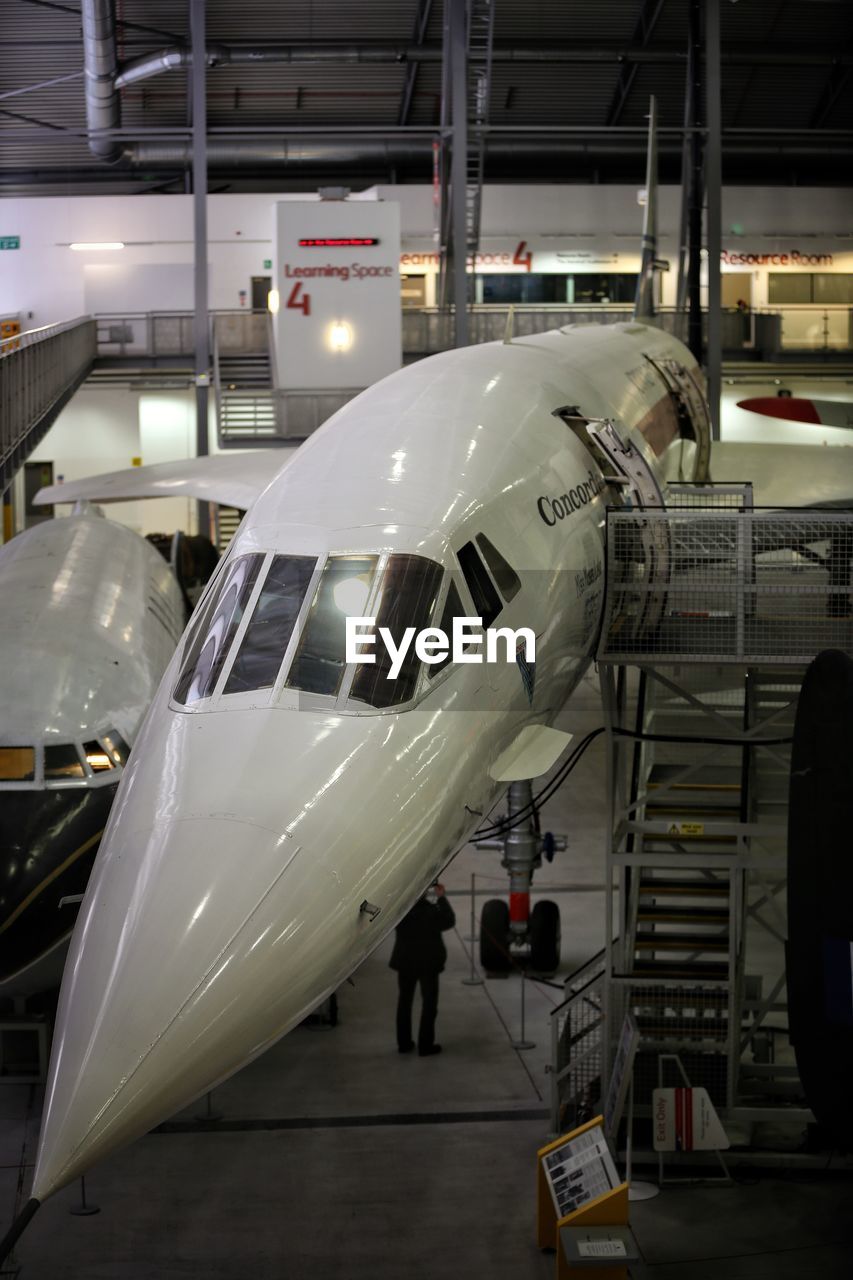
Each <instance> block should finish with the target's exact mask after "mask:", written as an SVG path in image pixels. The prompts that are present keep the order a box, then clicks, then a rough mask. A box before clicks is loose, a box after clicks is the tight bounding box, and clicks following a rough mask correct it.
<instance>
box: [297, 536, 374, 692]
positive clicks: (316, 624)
mask: <svg viewBox="0 0 853 1280" xmlns="http://www.w3.org/2000/svg"><path fill="white" fill-rule="evenodd" d="M377 562H378V556H330V557H329V559H328V560H327V561H326V565H325V568H324V569H323V574H322V577H321V579H320V586H319V587H318V589H317V594H316V595H315V597H314V601H313V603H312V605H311V610H310V612H309V614H308V617H307V619H306V622H305V627H304V630H303V632H302V636H301V638H300V641H299V647H298V649H297V650H296V654H295V655H294V658H293V663H292V664H291V668H290V674H289V675H288V677H287V685H288V686H289V688H291V689H301V690H303V692H305V693H325V694H335V693H337V691H338V689H339V688H340V683H341V680H342V678H343V674H344V667H345V665H346V620H347V618H348V617H363V616H364V611H365V607H366V605H367V601H368V597H369V595H370V588H371V585H372V583H373V575H374V573H375V571H376V565H377Z"/></svg>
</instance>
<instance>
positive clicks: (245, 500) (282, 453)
mask: <svg viewBox="0 0 853 1280" xmlns="http://www.w3.org/2000/svg"><path fill="white" fill-rule="evenodd" d="M298 447H299V446H298V444H297V443H295V442H294V444H292V445H283V446H279V447H278V448H276V449H252V450H248V451H246V452H245V453H214V454H211V455H210V456H208V457H204V458H181V459H179V460H178V461H176V462H155V463H152V464H151V465H150V466H147V467H128V468H127V469H126V470H124V471H107V472H105V473H104V474H103V475H98V476H89V477H87V478H86V479H85V480H70V481H67V482H66V483H65V484H52V485H48V486H47V488H45V489H40V490H39V492H38V493H37V494H36V497H35V501H36V503H37V504H38V505H39V506H45V505H47V504H50V503H54V502H79V501H89V502H127V501H133V500H134V499H136V498H200V499H201V500H202V501H208V502H219V503H222V504H223V505H224V506H228V507H239V508H240V509H241V510H243V511H245V510H247V509H248V508H249V507H250V506H251V505H252V503H253V502H254V501H255V498H257V496H258V494H259V493H261V492H262V490H264V489H265V488H266V487H267V485H268V484H269V482H270V481H271V480H272V478H273V477H274V476H275V475H277V473H278V472H279V471H280V470H281V469H282V467H283V466H285V465H286V464H287V463H288V462H289V461H290V459H291V458H292V457H293V455H294V453H295V452H296V450H297V448H298Z"/></svg>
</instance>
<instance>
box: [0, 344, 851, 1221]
mask: <svg viewBox="0 0 853 1280" xmlns="http://www.w3.org/2000/svg"><path fill="white" fill-rule="evenodd" d="M697 378H698V374H697V371H696V367H695V362H694V361H693V358H692V356H691V355H690V354H689V352H688V351H687V350H686V348H684V347H683V346H682V345H681V344H680V343H678V342H677V341H676V340H675V339H673V338H671V337H669V336H667V335H666V334H664V333H662V332H660V331H659V330H657V329H655V328H652V327H650V326H646V325H642V324H628V325H615V326H590V327H583V328H580V327H579V328H575V327H570V328H568V329H565V330H561V331H557V332H553V333H547V334H543V335H540V336H537V337H529V338H523V339H518V340H514V341H511V342H506V341H505V342H503V343H491V344H487V345H483V346H478V347H472V348H468V349H465V350H460V351H452V352H448V353H446V354H443V355H438V356H434V357H432V358H431V359H427V360H424V361H421V362H420V363H418V364H416V365H413V366H411V367H409V368H406V369H403V370H401V371H400V372H398V373H395V374H393V375H392V376H390V377H388V378H386V379H384V380H383V381H382V382H380V383H378V384H376V385H375V386H373V387H371V388H370V389H369V390H367V391H365V392H364V393H362V394H361V395H360V396H358V397H356V398H355V399H354V400H353V401H351V402H350V403H349V404H348V405H347V406H345V407H344V408H343V409H342V410H341V411H340V412H338V413H337V414H336V415H335V416H334V417H333V418H332V419H330V421H329V422H328V423H326V425H325V426H324V427H322V428H321V429H320V430H319V431H318V432H317V433H316V434H315V435H313V436H312V437H310V439H309V440H308V442H307V443H306V444H305V445H303V446H302V448H301V449H300V450H299V451H298V452H297V453H296V454H295V456H294V457H293V458H292V460H291V461H290V462H289V463H288V465H287V466H286V467H285V468H284V469H283V470H282V471H281V472H280V473H279V474H278V475H277V476H274V477H273V478H272V479H271V480H270V482H269V483H268V484H267V485H266V487H265V488H264V489H263V492H261V493H260V494H259V496H258V497H257V499H256V501H255V502H254V504H253V505H252V506H251V508H250V509H249V511H248V514H247V517H246V519H245V521H244V523H243V525H242V526H241V529H240V530H239V532H238V534H237V536H236V538H235V540H234V543H233V544H232V547H231V549H230V552H229V554H228V556H227V557H226V559H225V560H224V562H223V564H222V565H221V567H220V570H219V571H218V573H217V575H216V576H215V578H214V579H213V581H212V583H211V585H210V587H209V588H208V591H207V593H206V596H205V597H204V598H203V599H202V601H201V602H200V604H199V606H198V608H197V609H196V611H195V614H194V616H193V619H192V621H191V624H190V626H189V628H188V631H187V633H186V635H185V637H184V640H183V642H182V643H181V645H180V646H179V649H178V651H177V653H176V655H175V658H174V660H173V661H172V663H171V664H170V666H169V668H168V670H167V672H166V674H165V676H164V679H163V682H162V684H161V686H160V689H159V691H158V693H157V695H156V697H155V699H154V702H153V704H152V706H151V709H150V711H149V713H148V716H147V718H146V720H145V724H144V726H143V729H142V732H141V733H140V735H139V738H138V740H137V743H136V744H135V746H134V751H133V754H132V756H131V759H130V763H129V766H128V767H127V768H126V770H125V774H124V777H123V779H122V782H121V784H120V787H119V791H118V795H117V799H116V803H115V805H114V807H113V811H112V814H111V817H110V821H109V826H108V828H107V831H106V833H105V835H104V837H103V839H102V842H101V848H100V851H99V854H98V857H97V860H96V864H95V868H94V871H93V874H92V877H91V879H90V882H89V887H88V889H87V892H86V897H85V900H84V902H83V904H82V907H81V910H80V915H79V918H78V922H77V926H76V928H75V934H74V938H73V940H72V945H71V951H70V955H69V962H68V964H67V966H66V972H65V976H64V980H63V988H62V995H61V1000H60V1008H59V1013H58V1018H57V1024H56V1034H55V1038H54V1046H53V1055H52V1061H51V1068H50V1079H49V1085H48V1090H47V1097H46V1102H45V1110H44V1118H43V1123H42V1131H41V1141H40V1146H39V1152H38V1157H37V1164H36V1170H35V1176H34V1181H33V1187H32V1197H33V1199H32V1201H31V1202H30V1205H29V1207H28V1209H27V1210H26V1211H25V1213H24V1215H22V1217H21V1219H20V1220H19V1222H18V1224H17V1225H16V1228H15V1231H16V1232H17V1231H18V1230H20V1229H21V1228H22V1226H23V1225H24V1223H25V1221H26V1220H27V1219H28V1217H29V1216H31V1214H32V1212H34V1210H35V1208H36V1207H37V1203H38V1202H39V1201H41V1200H43V1199H44V1198H45V1197H46V1196H49V1195H51V1194H52V1193H53V1192H54V1191H56V1190H57V1189H58V1188H60V1187H62V1186H63V1185H65V1184H66V1183H68V1182H69V1181H71V1180H72V1179H73V1178H75V1177H77V1176H79V1175H80V1174H81V1173H83V1172H84V1171H85V1170H86V1169H87V1168H89V1166H90V1165H91V1164H92V1163H93V1162H95V1161H96V1160H98V1159H100V1158H101V1157H103V1156H105V1155H107V1154H108V1153H109V1152H111V1151H113V1150H114V1149H115V1148H117V1147H119V1146H121V1145H122V1144H124V1143H127V1142H129V1141H131V1140H132V1139H134V1138H136V1137H138V1136H139V1135H141V1134H143V1133H144V1132H146V1131H147V1130H148V1129H150V1128H151V1127H152V1126H153V1125H156V1124H157V1123H159V1122H160V1121H162V1120H163V1119H165V1118H166V1117H167V1116H169V1115H171V1114H173V1113H174V1112H175V1111H176V1110H178V1109H179V1108H180V1107H182V1106H184V1105H185V1104H187V1103H188V1102H189V1101H190V1100H191V1099H193V1098H194V1097H196V1096H198V1095H199V1094H201V1093H203V1092H204V1091H206V1090H208V1089H210V1088H211V1087H213V1086H214V1085H216V1084H217V1083H218V1082H219V1081H221V1080H223V1079H225V1078H226V1077H227V1076H228V1075H230V1074H231V1073H232V1072H234V1071H236V1070H237V1069H238V1068H240V1067H241V1066H243V1065H245V1064H246V1063H247V1062H249V1061H251V1060H252V1059H253V1058H254V1057H256V1056H257V1055H258V1054H260V1053H262V1052H263V1051H264V1049H265V1048H266V1047H267V1046H269V1045H270V1044H272V1043H273V1042H274V1041H275V1040H276V1039H278V1038H279V1037H280V1036H282V1035H283V1034H284V1033H285V1032H286V1031H288V1030H289V1029H290V1028H291V1027H293V1026H294V1025H295V1024H296V1023H297V1022H299V1021H300V1020H301V1019H302V1018H303V1017H304V1016H305V1015H306V1014H307V1013H308V1012H309V1011H310V1010H311V1009H312V1008H313V1007H314V1006H316V1005H317V1004H318V1002H319V1001H320V1000H322V999H323V998H324V997H325V996H326V995H327V993H329V992H330V991H333V990H334V989H335V988H336V987H337V986H338V985H339V983H341V982H342V981H343V980H344V978H345V977H346V976H347V975H348V974H349V973H351V972H352V971H353V969H355V968H356V966H357V965H358V964H359V963H360V962H361V961H362V960H363V959H364V957H365V956H366V955H367V954H368V953H369V952H370V951H371V950H372V949H373V948H374V947H375V946H376V945H377V944H378V943H379V942H380V941H381V939H382V938H383V937H384V936H385V935H386V934H387V933H388V932H389V930H391V929H392V928H393V927H394V925H395V924H396V923H397V921H398V920H399V919H400V918H401V916H402V915H403V914H404V913H405V911H406V910H407V909H408V908H409V907H410V906H411V904H412V902H413V901H414V900H415V899H416V898H417V897H418V895H419V894H421V893H422V892H423V890H424V888H425V887H426V886H427V885H428V884H429V882H430V881H431V880H432V879H433V878H434V877H435V876H436V874H437V873H438V872H439V871H440V869H441V868H442V867H443V866H444V865H445V863H446V862H447V861H448V860H449V858H450V857H451V856H452V855H453V854H454V853H455V851H456V850H457V849H459V848H460V847H461V846H462V845H463V844H464V843H465V842H466V841H467V840H468V839H469V837H470V836H471V834H472V832H473V830H474V829H475V827H476V826H477V824H478V822H479V820H480V819H479V817H478V814H479V813H481V812H483V813H485V812H488V811H489V810H490V809H491V808H492V807H493V805H494V804H495V803H496V801H497V800H498V798H499V796H500V795H501V793H502V791H503V790H504V789H505V787H506V782H507V779H509V778H512V777H515V776H524V774H525V771H527V772H539V771H541V770H543V769H545V768H547V767H548V764H549V763H550V762H552V761H553V759H554V757H555V753H556V752H558V751H559V748H560V745H561V739H560V737H559V735H557V736H556V738H555V739H551V740H550V742H549V741H548V734H547V730H548V729H549V728H550V726H551V725H552V723H553V721H554V719H555V717H556V716H557V714H558V713H559V712H560V710H561V709H562V707H563V706H564V704H565V702H566V700H567V699H568V698H569V697H570V695H571V692H572V690H573V689H574V688H575V686H576V685H577V683H578V681H579V680H580V678H581V676H582V674H583V672H584V671H585V670H586V668H587V666H588V664H589V662H590V657H591V654H592V652H593V647H594V644H595V640H596V634H597V630H598V625H599V621H600V615H601V605H602V599H603V579H602V567H603V558H604V534H605V521H604V512H605V506H606V504H607V503H608V502H613V501H618V500H619V498H620V494H621V493H622V492H623V490H624V489H626V488H630V487H631V485H628V484H626V485H622V486H617V487H613V486H610V485H608V484H607V483H606V482H605V473H606V474H608V475H610V474H614V473H615V466H614V465H612V464H611V463H610V461H609V460H606V459H605V456H604V452H603V450H604V448H605V447H609V448H610V449H611V451H612V453H613V456H614V458H616V460H617V462H618V461H619V459H618V458H617V454H618V452H619V448H620V446H619V445H618V444H616V443H614V441H613V440H612V439H608V433H607V431H606V430H603V431H602V432H601V433H600V434H599V441H600V443H599V444H596V443H595V441H593V440H592V439H591V438H590V436H589V435H588V433H587V431H586V423H587V421H588V420H589V421H591V422H594V421H595V420H598V419H610V420H612V421H613V422H615V423H617V424H619V425H618V433H619V436H620V437H621V439H622V441H623V442H624V448H625V449H626V450H627V451H628V452H627V453H626V454H623V456H622V465H623V466H624V467H625V470H626V471H627V472H628V473H633V475H634V477H635V479H634V484H635V485H636V488H635V491H634V496H635V498H637V497H639V498H642V496H643V495H642V490H643V489H644V488H645V490H646V500H648V501H651V502H654V501H655V496H654V493H653V492H651V488H653V487H654V477H655V473H656V472H657V470H658V466H659V463H658V460H659V459H663V458H665V456H666V455H668V454H669V455H671V454H672V451H673V449H674V450H675V451H676V452H677V451H678V450H679V448H680V446H679V443H678V436H679V428H681V429H682V430H686V431H691V430H692V431H694V432H695V433H696V434H698V435H701V434H702V431H703V429H704V416H705V413H706V410H705V407H704V402H703V401H702V398H701V396H699V395H698V394H696V382H695V381H694V380H696V379H697ZM668 384H673V385H676V386H681V387H683V388H684V389H685V390H684V393H683V397H682V398H681V399H680V400H679V399H678V398H677V397H676V396H675V395H674V394H673V393H671V391H670V389H669V385H668ZM691 386H692V387H693V392H690V387H691ZM677 409H680V411H681V414H682V416H681V418H680V419H679V416H678V413H677V412H676V410H677ZM689 415H694V416H693V419H692V421H691V418H690V416H689ZM786 452H787V455H788V463H787V465H788V467H789V468H790V458H791V456H796V458H798V459H799V460H801V462H802V463H803V464H808V465H809V466H811V465H814V464H815V462H816V461H817V462H819V463H820V462H822V459H826V461H827V462H828V463H829V464H830V466H833V467H834V476H833V477H830V476H829V475H828V474H827V475H823V476H817V477H816V479H817V482H818V483H817V486H816V488H813V487H812V486H810V484H809V483H808V481H807V472H806V470H805V467H804V466H800V468H799V470H798V471H797V472H796V473H793V474H795V475H796V479H795V481H794V484H793V487H792V486H790V485H789V490H791V489H792V492H793V494H794V495H797V496H799V498H800V500H801V501H805V502H808V501H809V500H810V499H811V498H812V497H813V496H818V497H831V496H835V497H839V496H842V492H843V491H846V493H847V494H848V495H849V494H851V493H853V476H851V475H850V468H849V467H842V468H839V465H838V458H837V456H836V457H835V458H834V459H833V458H827V455H828V454H832V451H831V450H825V449H824V450H821V449H808V448H803V449H796V450H791V449H789V450H787V451H785V450H780V449H778V448H775V447H768V449H767V451H766V455H765V458H764V459H763V460H762V459H760V458H759V466H760V465H761V463H762V461H763V462H766V463H767V464H768V465H769V463H770V460H771V459H772V460H773V461H774V465H775V467H776V470H777V472H778V471H779V470H780V469H781V465H782V455H783V454H784V453H786ZM727 453H728V454H729V457H727V458H726V461H725V466H724V471H723V473H722V474H721V478H723V479H726V480H729V479H732V478H733V477H734V476H735V474H736V473H735V472H734V471H733V470H732V467H733V466H734V464H733V463H732V462H731V457H732V456H734V455H732V454H731V450H728V451H727ZM747 453H748V454H749V455H750V457H751V459H752V461H753V464H754V463H755V459H756V456H757V455H756V447H755V446H752V447H750V449H749V450H747ZM204 462H205V460H204V459H202V460H200V462H199V464H198V471H199V474H202V473H203V471H204ZM143 470H144V469H143ZM754 474H756V473H754ZM788 474H789V476H790V475H791V474H792V472H791V471H790V469H789V472H788ZM741 478H743V477H742V474H741ZM831 479H834V492H830V490H831V489H832V484H831V483H830V481H831ZM142 483H144V477H143V476H142V475H140V474H139V473H131V475H130V479H129V480H128V481H127V487H126V488H124V489H123V490H122V492H121V494H120V495H119V494H118V492H117V493H116V496H122V497H125V496H127V497H133V496H135V494H136V492H137V491H138V490H135V489H134V485H137V486H138V485H139V484H142ZM96 484H97V481H96V482H94V484H93V485H92V486H91V490H92V491H94V488H95V486H96ZM116 484H117V486H118V487H121V482H120V481H117V482H116ZM650 486H651V488H650ZM85 488H86V486H85V484H80V485H69V486H65V489H64V491H62V492H59V493H57V492H56V491H55V490H53V491H48V492H47V493H46V494H45V498H46V500H48V501H57V500H59V499H61V498H63V497H75V496H78V495H79V493H82V492H83V490H84V489H85ZM207 496H209V497H214V496H215V493H214V491H213V490H212V489H211V488H210V487H208V489H207ZM759 501H761V498H760V497H759ZM578 582H583V583H584V584H585V585H584V589H583V591H582V592H579V591H578V588H577V583H578ZM347 613H351V614H359V615H361V614H365V613H367V614H374V613H375V615H376V616H377V617H378V619H379V620H380V621H381V620H382V619H385V620H386V621H387V624H388V625H389V626H391V628H392V629H393V630H395V633H396V631H397V630H398V629H402V628H403V627H404V626H405V625H416V626H425V625H426V624H427V623H428V622H430V621H434V620H436V619H441V620H446V619H449V618H450V617H451V616H453V615H459V614H460V613H462V614H465V615H480V616H483V615H485V617H486V618H487V619H488V620H489V621H490V622H494V623H497V624H499V625H507V626H512V627H518V626H530V627H532V628H533V630H534V632H535V635H536V639H537V653H536V665H535V678H534V679H533V680H532V681H531V679H530V673H529V672H527V673H526V674H525V672H524V671H523V670H522V669H521V668H520V667H519V666H516V665H515V664H511V665H510V664H502V665H495V666H491V667H487V666H483V665H463V664H453V663H447V664H446V665H444V666H443V667H441V668H440V669H437V668H436V667H435V666H431V667H429V668H427V667H426V666H424V665H423V664H421V663H410V664H409V665H408V666H407V667H405V668H404V670H403V672H402V674H401V676H400V677H399V678H398V680H396V681H388V680H386V679H385V678H384V675H383V673H382V672H381V670H380V669H379V668H377V667H359V668H356V667H354V666H346V665H345V663H344V660H343V659H344V647H343V646H344V621H345V616H346V614H347ZM445 629H447V627H445ZM534 757H535V758H536V767H535V769H534V768H533V767H532V766H531V765H530V764H529V761H530V760H531V759H533V758H534Z"/></svg>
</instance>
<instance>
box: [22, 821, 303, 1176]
mask: <svg viewBox="0 0 853 1280" xmlns="http://www.w3.org/2000/svg"><path fill="white" fill-rule="evenodd" d="M223 824H224V828H225V830H224V831H223ZM299 854H300V846H299V844H298V842H297V840H296V839H295V838H293V837H289V836H286V835H276V834H275V833H274V832H271V831H267V830H265V829H263V828H261V827H258V826H255V825H253V824H250V823H247V822H240V821H228V820H225V819H221V818H218V819H206V818H197V819H187V820H183V821H180V820H179V821H166V822H161V823H157V824H155V825H154V826H152V827H149V828H148V829H147V830H137V831H135V832H133V833H132V834H130V835H129V836H127V837H126V838H125V839H123V840H122V841H120V842H117V841H114V842H112V844H111V847H110V848H109V850H108V856H107V857H105V858H103V859H101V860H99V863H98V865H97V866H96V869H95V873H94V875H93V877H92V881H91V883H90V888H89V892H88V893H87V896H86V900H85V902H84V904H83V908H82V911H81V917H80V920H79V921H78V928H77V931H76V933H75V936H74V940H73V942H72V950H71V953H70V955H69V960H68V964H67V966H66V973H65V979H64V982H63V991H62V999H61V1002H60V1008H59V1013H58V1017H57V1029H56V1038H55V1041H54V1052H53V1058H52V1063H51V1073H50V1079H49V1082H48V1091H47V1097H46V1101H45V1115H44V1118H43V1123H42V1139H41V1145H40V1148H39V1154H38V1160H37V1166H36V1174H35V1181H34V1185H33V1195H34V1196H35V1197H36V1198H38V1199H42V1198H44V1197H45V1196H46V1195H49V1194H51V1192H53V1191H55V1190H56V1189H57V1188H58V1187H60V1186H63V1185H64V1184H65V1183H67V1182H69V1181H70V1180H71V1179H73V1178H74V1177H75V1176H77V1174H78V1173H79V1172H81V1171H82V1170H83V1169H85V1168H87V1167H88V1166H89V1165H90V1164H91V1163H92V1162H93V1161H94V1160H96V1159H99V1158H101V1157H102V1156H104V1155H106V1154H107V1153H109V1152H110V1151H112V1150H113V1149H115V1148H116V1147H118V1146H119V1145H123V1144H124V1143H125V1142H128V1141H130V1140H132V1139H133V1138H134V1137H136V1136H138V1135H140V1134H142V1133H145V1132H146V1131H147V1130H148V1129H149V1128H151V1127H152V1126H153V1125H155V1124H157V1123H159V1122H160V1121H161V1120H163V1119H164V1118H165V1117H166V1116H168V1115H170V1114H172V1113H173V1112H174V1111H175V1110H177V1109H178V1108H179V1107H181V1106H182V1105H184V1104H185V1103H187V1102H188V1101H190V1100H191V1099H192V1098H193V1097H195V1096H196V1095H197V1094H199V1093H201V1092H203V1091H204V1090H206V1089H207V1088H209V1087H210V1086H211V1084H212V1083H213V1082H215V1081H216V1080H218V1079H221V1078H223V1077H224V1076H226V1075H228V1074H229V1073H230V1072H231V1071H232V1070H233V1069H234V1068H235V1066H236V1065H239V1063H240V1062H241V1061H244V1060H246V1059H247V1058H249V1057H251V1056H252V1055H253V1054H254V1053H258V1052H260V1050H261V1049H263V1048H264V1047H265V1045H266V1044H267V1043H269V1042H270V1041H271V1040H272V1039H274V1038H275V1037H276V1036H277V1035H279V1034H281V1033H282V1031H283V1030H285V1029H286V1028H287V1026H288V1025H291V1024H292V1022H293V1021H295V1020H296V1018H297V1017H298V1016H300V1014H301V1012H302V1011H303V1009H304V1006H305V1004H306V1002H308V1001H309V1000H310V999H311V991H309V990H308V988H307V986H305V985H303V984H302V983H301V982H300V980H299V975H300V973H301V972H304V965H305V964H308V965H309V967H311V968H314V964H312V963H311V961H310V954H311V953H312V952H313V951H314V950H315V948H316V946H317V942H318V939H317V937H316V926H317V925H318V924H319V923H320V922H321V918H319V917H318V918H314V919H312V912H311V908H310V899H311V896H312V895H311V893H310V891H309V890H308V888H307V883H308V882H307V880H306V878H305V874H304V869H300V865H299V863H300V858H299ZM313 896H314V898H315V899H316V883H315V885H314V894H313ZM312 926H313V927H312ZM312 935H314V936H312ZM285 954H286V956H287V961H288V963H287V965H286V972H287V974H288V982H287V985H286V986H285V984H284V983H283V982H282V980H281V979H282V974H283V969H284V966H280V964H279V958H281V957H283V956H284V955H285ZM273 957H274V958H273ZM300 957H301V959H302V961H303V962H304V963H303V964H302V965H300V963H299V959H300ZM294 960H296V961H297V962H296V963H295V964H294V963H293V961H294ZM315 960H316V958H315ZM238 972H239V975H240V976H239V979H238V977H237V974H238ZM294 975H295V980H294ZM314 977H315V984H316V970H315V973H314ZM314 989H316V985H315V988H314ZM72 1010H73V1014H72V1015H71V1016H69V1014H70V1013H71V1011H72ZM304 1011H306V1012H307V1009H305V1010H304Z"/></svg>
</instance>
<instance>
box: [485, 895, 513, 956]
mask: <svg viewBox="0 0 853 1280" xmlns="http://www.w3.org/2000/svg"><path fill="white" fill-rule="evenodd" d="M508 953H509V907H508V905H507V904H506V903H505V902H504V900H503V899H502V898H490V899H489V901H488V902H486V903H484V904H483V911H482V915H481V916H480V964H481V965H482V966H483V968H484V969H485V970H486V972H487V973H508V972H509V969H510V963H511V962H510V958H509V954H508Z"/></svg>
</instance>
